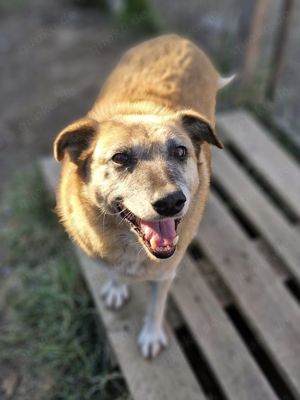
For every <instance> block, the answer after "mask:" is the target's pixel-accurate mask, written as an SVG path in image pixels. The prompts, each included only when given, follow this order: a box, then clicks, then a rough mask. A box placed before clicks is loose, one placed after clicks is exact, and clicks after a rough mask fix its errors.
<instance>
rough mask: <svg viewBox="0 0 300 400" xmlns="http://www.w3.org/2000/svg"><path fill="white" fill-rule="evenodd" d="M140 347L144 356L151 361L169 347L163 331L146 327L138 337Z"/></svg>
mask: <svg viewBox="0 0 300 400" xmlns="http://www.w3.org/2000/svg"><path fill="white" fill-rule="evenodd" d="M138 345H139V348H140V351H141V353H142V355H143V356H144V357H145V358H148V359H151V358H154V357H156V356H158V354H159V353H160V352H161V351H162V350H163V349H165V348H166V347H167V345H168V339H167V336H166V334H165V332H164V331H163V330H162V329H156V330H155V329H151V328H149V327H148V326H147V325H145V326H144V327H143V329H142V331H141V333H140V335H139V337H138Z"/></svg>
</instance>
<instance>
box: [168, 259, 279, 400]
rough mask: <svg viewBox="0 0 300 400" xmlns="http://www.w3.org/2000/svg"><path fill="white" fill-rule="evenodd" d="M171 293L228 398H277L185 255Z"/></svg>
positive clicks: (246, 399)
mask: <svg viewBox="0 0 300 400" xmlns="http://www.w3.org/2000/svg"><path fill="white" fill-rule="evenodd" d="M172 296H173V297H174V299H175V301H176V303H177V306H178V308H179V309H180V311H181V313H182V315H183V316H184V319H185V320H186V323H187V324H188V325H189V327H190V329H191V331H192V333H193V336H194V338H195V339H196V341H197V343H198V344H199V346H200V347H201V349H202V351H203V352H204V354H205V356H206V359H207V360H208V362H209V364H210V366H211V368H212V369H213V370H214V373H215V375H216V377H217V379H218V381H219V383H220V385H221V387H222V389H223V391H224V393H225V394H226V395H227V396H228V399H230V400H258V399H264V400H268V399H272V400H275V399H277V397H276V396H275V394H274V392H273V390H272V389H271V387H270V386H269V384H268V382H267V381H266V379H265V378H264V376H263V375H262V373H261V371H260V369H259V368H258V366H257V365H256V364H255V362H254V361H253V359H252V358H251V356H250V354H249V353H248V351H247V349H246V347H245V345H244V344H243V342H242V341H241V339H240V337H239V336H238V334H237V333H236V331H235V330H234V328H233V327H232V325H231V323H230V322H229V320H228V319H227V317H226V315H225V313H224V312H223V310H222V309H221V307H220V304H219V303H218V301H217V300H216V298H215V297H214V295H213V293H212V292H211V290H210V288H209V287H208V286H207V284H206V283H205V282H204V280H203V278H202V277H201V275H200V273H199V271H198V269H197V268H196V266H195V264H194V263H193V262H192V260H191V259H190V258H189V257H188V256H187V255H186V256H185V258H184V260H183V262H182V264H181V267H180V270H179V273H178V277H177V278H176V280H175V282H174V285H173V287H172Z"/></svg>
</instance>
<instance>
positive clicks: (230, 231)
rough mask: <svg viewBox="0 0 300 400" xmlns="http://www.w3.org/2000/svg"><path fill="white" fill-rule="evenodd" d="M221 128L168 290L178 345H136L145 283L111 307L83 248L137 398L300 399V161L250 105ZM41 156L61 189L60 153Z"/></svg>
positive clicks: (86, 271)
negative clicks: (196, 225)
mask: <svg viewBox="0 0 300 400" xmlns="http://www.w3.org/2000/svg"><path fill="white" fill-rule="evenodd" d="M218 130H219V134H220V136H221V138H222V140H223V142H224V143H225V150H224V151H218V150H216V151H214V154H213V187H212V190H211V194H210V198H209V202H208V205H207V208H206V211H205V217H204V219H203V221H202V223H201V226H200V229H199V233H198V235H197V237H196V238H195V241H194V243H193V246H192V247H191V251H190V252H189V254H187V255H186V257H185V259H184V260H183V262H182V265H181V268H180V271H179V273H178V277H177V279H176V281H175V283H174V285H173V287H172V290H171V296H170V297H171V298H170V305H172V307H170V308H171V309H170V310H169V311H170V313H169V315H170V317H169V324H168V326H167V331H168V333H169V337H170V346H169V348H168V349H167V350H166V351H165V352H163V353H162V354H161V355H160V356H159V357H158V359H156V360H154V361H152V362H149V361H145V360H143V359H142V358H141V357H140V355H139V354H138V350H137V347H136V337H137V334H138V330H139V329H140V327H141V323H142V316H143V313H144V310H145V307H146V301H147V295H148V293H147V292H145V285H144V284H138V285H134V286H133V287H132V298H131V301H130V302H129V303H128V304H127V305H126V307H125V308H124V309H123V310H122V311H120V312H117V313H112V312H109V311H107V310H106V309H105V307H104V306H103V304H102V302H101V300H100V296H99V288H100V286H101V285H102V283H103V281H104V279H105V277H104V276H103V274H102V272H101V271H100V270H99V266H98V264H99V263H98V264H97V263H95V262H94V261H92V260H91V259H89V258H87V257H86V256H85V255H83V254H82V253H81V252H80V251H79V250H76V251H77V254H78V258H79V261H80V264H81V267H82V271H83V275H84V277H85V279H86V281H87V284H88V287H89V289H90V291H91V294H92V296H93V299H94V302H95V305H96V307H97V310H98V312H99V318H101V320H102V321H103V323H104V325H105V327H106V331H107V335H108V338H109V340H110V343H111V345H112V348H113V351H114V354H115V356H116V359H117V362H118V364H119V366H120V368H121V370H122V371H123V374H124V376H125V379H126V381H127V384H128V388H129V390H130V393H131V395H132V397H133V399H135V400H168V399H172V400H173V399H176V400H177V399H178V400H181V399H183V400H194V399H195V400H196V399H197V400H201V399H203V400H204V399H212V398H213V399H218V400H224V399H227V400H275V399H277V400H278V399H282V400H283V399H285V400H288V399H291V400H293V399H300V307H299V297H300V296H299V293H300V290H299V287H300V240H299V239H300V235H299V232H300V230H299V224H298V222H299V219H300V169H299V166H298V165H297V164H296V162H295V161H294V160H292V159H291V157H290V156H289V155H288V154H287V153H286V152H285V151H284V150H283V149H282V148H281V147H280V146H279V145H278V144H277V143H276V142H275V141H274V139H272V137H270V135H269V134H268V132H267V131H266V130H265V129H264V128H263V127H262V126H261V125H260V124H258V123H257V122H256V121H255V120H254V118H253V117H252V116H251V115H249V114H248V113H247V112H245V111H236V112H231V113H224V114H222V115H219V117H218ZM41 165H42V170H43V173H44V176H45V179H46V182H47V184H48V186H49V187H50V188H51V190H52V191H54V189H55V186H56V183H57V179H58V173H59V171H58V165H57V164H56V163H55V162H54V161H53V160H52V159H48V158H47V159H43V160H42V162H41ZM174 315H175V318H174ZM171 317H172V318H171Z"/></svg>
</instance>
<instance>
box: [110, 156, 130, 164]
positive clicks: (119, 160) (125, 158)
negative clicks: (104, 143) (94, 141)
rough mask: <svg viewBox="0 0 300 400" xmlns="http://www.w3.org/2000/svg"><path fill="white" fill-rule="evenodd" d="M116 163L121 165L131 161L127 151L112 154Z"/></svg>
mask: <svg viewBox="0 0 300 400" xmlns="http://www.w3.org/2000/svg"><path fill="white" fill-rule="evenodd" d="M112 160H113V162H114V163H116V164H119V165H126V164H128V162H129V155H128V154H127V153H116V154H114V155H113V156H112Z"/></svg>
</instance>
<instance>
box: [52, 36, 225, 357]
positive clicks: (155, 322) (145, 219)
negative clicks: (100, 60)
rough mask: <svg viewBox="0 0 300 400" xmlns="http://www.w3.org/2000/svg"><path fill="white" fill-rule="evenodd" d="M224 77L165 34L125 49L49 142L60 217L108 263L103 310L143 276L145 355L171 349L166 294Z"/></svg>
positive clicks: (204, 175) (195, 221)
mask: <svg viewBox="0 0 300 400" xmlns="http://www.w3.org/2000/svg"><path fill="white" fill-rule="evenodd" d="M231 80H232V77H230V78H222V77H221V76H220V75H219V74H218V72H217V71H216V69H215V68H214V66H213V65H212V63H211V62H210V60H209V59H208V57H207V56H206V55H205V54H204V53H203V52H202V51H201V50H200V49H199V48H198V47H197V46H196V45H195V44H193V43H192V42H191V41H189V40H188V39H185V38H182V37H179V36H177V35H163V36H160V37H157V38H154V39H151V40H148V41H145V42H143V43H141V44H139V45H137V46H136V47H133V48H131V49H130V50H129V51H127V52H126V53H125V55H124V56H123V57H122V58H121V60H120V62H119V64H118V65H117V66H116V68H115V69H114V70H113V72H112V73H111V75H110V76H109V77H108V79H107V81H106V83H105V84H104V86H103V88H102V90H101V92H100V94H99V97H98V98H97V100H96V102H95V104H94V105H93V107H92V109H91V110H90V111H89V112H88V113H87V115H86V116H84V117H83V118H81V119H79V120H77V121H75V122H74V123H72V124H70V125H69V126H67V127H66V128H65V129H63V130H62V132H60V133H59V135H58V136H57V138H56V140H55V142H54V157H55V159H56V160H57V161H59V162H61V163H62V166H61V177H60V182H59V186H58V190H57V213H58V215H59V218H60V221H61V222H62V224H63V225H64V227H65V229H66V231H67V232H68V234H69V235H70V237H71V238H72V239H73V240H74V241H75V243H77V245H78V246H79V247H80V248H81V249H82V250H83V251H84V252H85V253H86V254H88V255H89V256H91V257H94V258H96V259H97V258H98V259H99V258H101V259H102V260H104V261H105V263H106V264H107V265H108V268H107V272H108V280H107V283H106V284H105V285H104V287H103V288H102V290H101V295H102V297H103V300H104V302H105V304H106V306H107V307H109V308H112V309H118V308H120V307H121V306H123V304H124V303H125V301H126V300H127V299H128V297H129V291H128V283H130V282H131V281H149V282H150V283H151V287H152V295H151V300H150V302H149V308H148V311H147V314H146V318H145V322H144V325H143V328H142V331H141V333H140V335H139V338H138V345H139V348H140V351H141V353H142V355H143V356H144V357H146V358H153V357H155V356H157V355H158V354H159V353H160V351H161V350H162V349H163V348H165V347H166V346H167V336H166V334H165V332H164V329H163V317H164V311H165V305H166V299H167V294H168V290H169V288H170V285H171V283H172V280H173V279H174V277H175V275H176V270H177V268H178V265H179V263H180V261H181V259H182V257H183V256H184V254H185V251H186V249H187V247H188V245H189V244H190V242H191V240H192V238H193V236H194V235H195V233H196V230H197V228H198V225H199V222H200V220H201V217H202V214H203V211H204V207H205V203H206V201H207V197H208V191H209V184H210V163H211V149H210V146H211V145H215V146H217V147H219V148H222V147H223V146H222V143H221V141H220V139H219V138H218V137H217V135H216V133H215V104H216V95H217V92H218V90H219V89H220V88H222V87H224V86H225V85H226V84H228V83H229V82H230V81H231Z"/></svg>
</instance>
